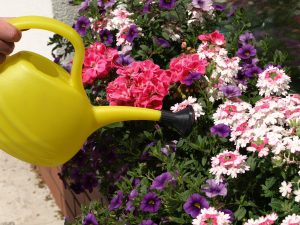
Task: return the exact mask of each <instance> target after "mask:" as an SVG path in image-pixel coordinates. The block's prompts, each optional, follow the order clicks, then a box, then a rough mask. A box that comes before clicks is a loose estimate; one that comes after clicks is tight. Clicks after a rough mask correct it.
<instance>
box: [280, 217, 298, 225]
mask: <svg viewBox="0 0 300 225" xmlns="http://www.w3.org/2000/svg"><path fill="white" fill-rule="evenodd" d="M299 224H300V216H299V215H296V214H293V215H289V216H287V217H285V218H284V220H283V221H282V223H281V224H280V225H299Z"/></svg>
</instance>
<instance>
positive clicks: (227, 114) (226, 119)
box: [213, 100, 252, 127]
mask: <svg viewBox="0 0 300 225" xmlns="http://www.w3.org/2000/svg"><path fill="white" fill-rule="evenodd" d="M251 108H252V107H251V105H250V104H249V103H246V102H233V101H229V100H228V101H226V102H225V103H223V104H221V105H219V107H218V109H217V111H216V112H215V113H214V114H213V119H214V121H215V124H219V123H224V124H226V125H228V126H230V127H235V126H236V125H237V124H238V123H239V122H241V121H245V120H246V119H248V113H249V111H250V109H251Z"/></svg>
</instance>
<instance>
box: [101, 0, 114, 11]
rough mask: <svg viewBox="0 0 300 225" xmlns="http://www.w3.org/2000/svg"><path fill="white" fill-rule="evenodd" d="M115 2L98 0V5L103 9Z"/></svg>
mask: <svg viewBox="0 0 300 225" xmlns="http://www.w3.org/2000/svg"><path fill="white" fill-rule="evenodd" d="M115 3H116V0H98V6H99V7H101V8H104V9H107V8H109V7H112V6H113V5H114V4H115Z"/></svg>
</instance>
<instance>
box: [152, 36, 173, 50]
mask: <svg viewBox="0 0 300 225" xmlns="http://www.w3.org/2000/svg"><path fill="white" fill-rule="evenodd" d="M154 42H155V44H157V45H158V46H160V47H162V48H170V47H171V45H170V43H169V42H168V41H167V40H166V39H164V38H154Z"/></svg>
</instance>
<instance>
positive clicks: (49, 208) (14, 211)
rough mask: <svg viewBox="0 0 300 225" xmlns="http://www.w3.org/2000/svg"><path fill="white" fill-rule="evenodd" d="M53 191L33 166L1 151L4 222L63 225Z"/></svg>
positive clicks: (0, 198)
mask: <svg viewBox="0 0 300 225" xmlns="http://www.w3.org/2000/svg"><path fill="white" fill-rule="evenodd" d="M63 224H64V219H63V217H62V215H61V213H60V212H59V209H58V207H57V205H56V204H55V202H54V200H53V199H52V197H51V194H50V191H49V189H48V188H47V187H45V186H44V184H43V183H42V181H41V180H40V179H39V178H38V176H37V173H36V172H35V171H34V170H33V169H32V166H31V165H29V164H27V163H24V162H22V161H20V160H18V159H15V158H13V157H11V156H10V155H8V154H6V153H4V152H3V151H0V225H63Z"/></svg>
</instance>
